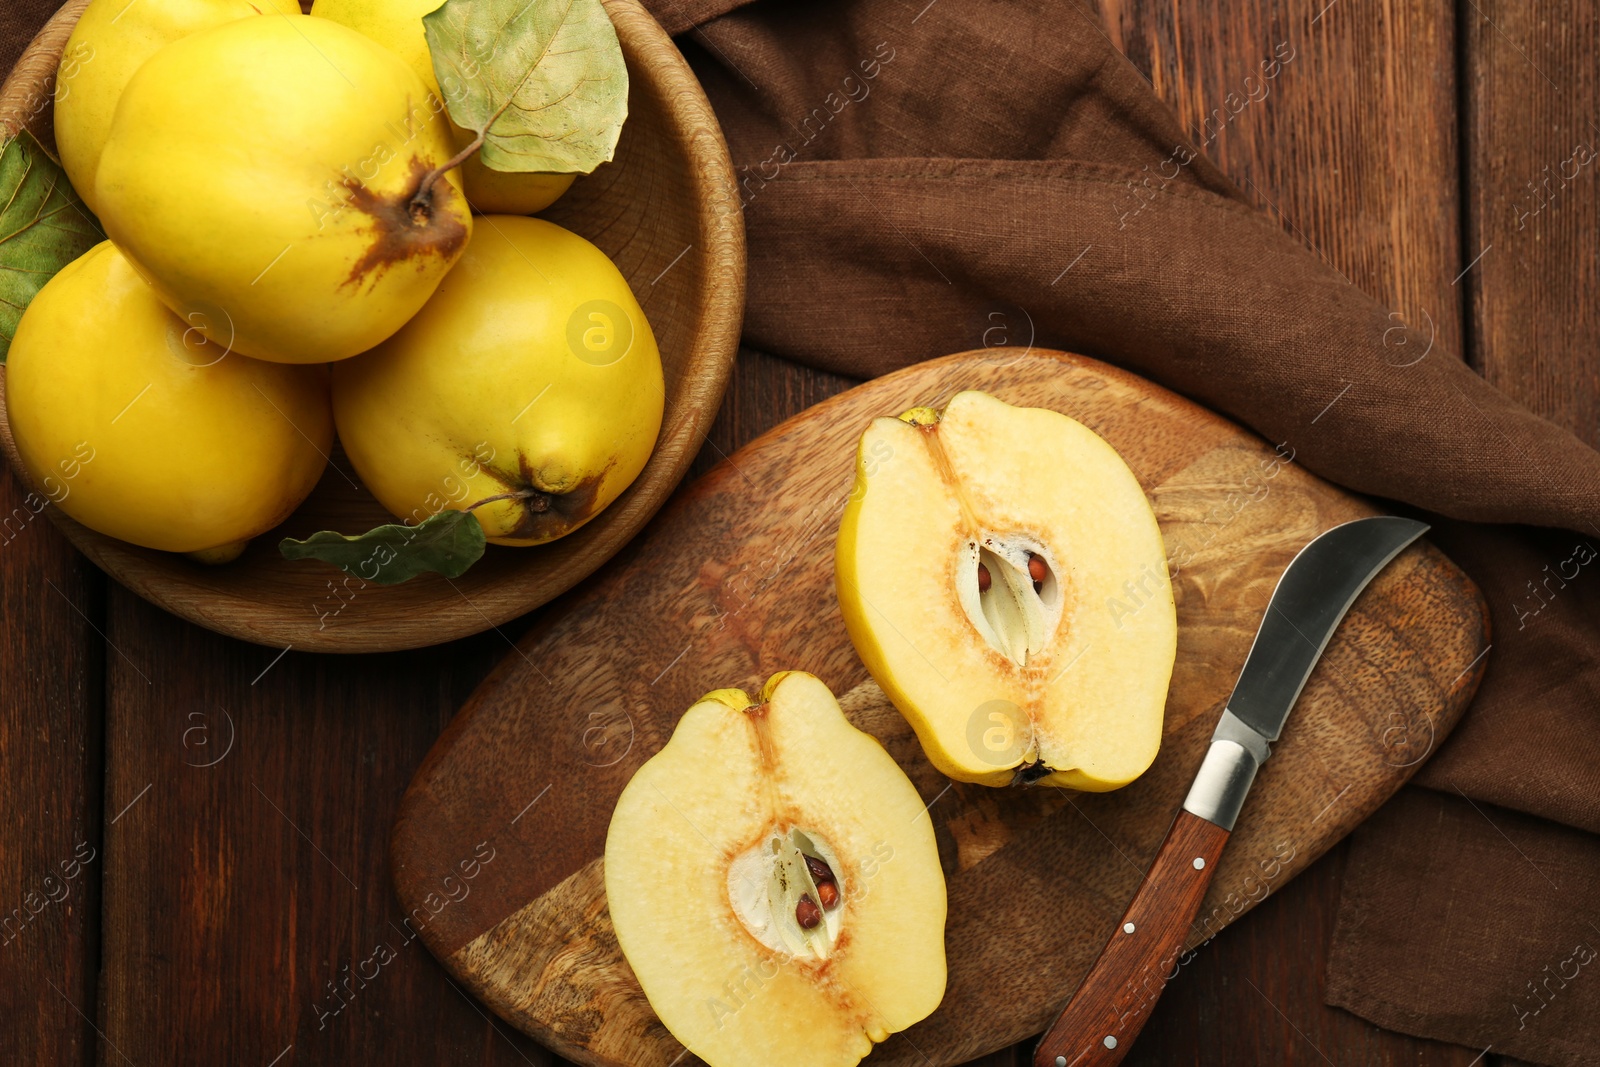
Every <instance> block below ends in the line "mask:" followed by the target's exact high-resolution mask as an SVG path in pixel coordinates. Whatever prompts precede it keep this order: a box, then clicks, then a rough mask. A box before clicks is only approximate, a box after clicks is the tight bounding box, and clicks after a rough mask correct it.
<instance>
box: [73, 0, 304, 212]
mask: <svg viewBox="0 0 1600 1067" xmlns="http://www.w3.org/2000/svg"><path fill="white" fill-rule="evenodd" d="M275 12H276V13H279V14H285V15H298V14H300V4H299V3H298V2H297V0H162V2H161V3H143V4H129V3H128V0H92V2H91V3H90V4H89V6H88V7H86V8H84V11H83V15H82V16H81V17H79V19H78V24H77V25H76V26H75V27H73V30H72V36H71V37H69V38H68V39H67V47H66V48H65V50H63V52H62V53H61V64H60V66H59V67H58V68H57V70H56V93H55V131H56V149H57V150H58V152H59V153H60V155H61V165H62V166H63V167H65V168H66V171H67V177H68V178H70V179H72V186H73V188H74V189H76V190H77V191H78V195H79V196H81V197H82V198H83V201H84V203H86V204H88V205H89V208H90V209H91V210H93V211H99V210H100V209H99V207H98V206H97V205H96V202H95V195H94V176H95V172H96V171H97V170H98V169H99V168H100V152H101V150H102V149H103V148H105V144H106V137H107V135H109V134H110V132H111V116H112V115H113V114H114V113H115V112H116V110H117V100H118V99H119V98H120V97H121V96H122V89H123V86H125V85H127V84H128V79H129V78H131V77H133V72H134V71H136V70H138V69H139V68H140V67H141V66H143V65H144V61H145V60H147V59H149V58H150V57H151V56H153V55H155V54H156V52H158V51H160V50H161V48H162V47H163V46H165V45H168V44H171V43H172V42H173V41H176V40H178V39H179V38H181V37H187V36H189V34H191V33H194V32H196V31H197V30H203V29H207V28H209V27H211V26H220V25H221V24H222V23H224V22H232V21H233V20H234V19H242V18H248V17H249V16H251V15H265V14H272V13H275Z"/></svg>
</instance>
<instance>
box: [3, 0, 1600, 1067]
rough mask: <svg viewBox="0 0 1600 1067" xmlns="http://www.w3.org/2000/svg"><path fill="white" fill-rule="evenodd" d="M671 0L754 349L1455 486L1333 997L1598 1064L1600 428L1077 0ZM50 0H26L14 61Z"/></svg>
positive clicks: (1346, 476)
mask: <svg viewBox="0 0 1600 1067" xmlns="http://www.w3.org/2000/svg"><path fill="white" fill-rule="evenodd" d="M647 2H649V3H650V4H651V6H652V7H653V9H654V10H655V12H656V14H657V15H658V17H659V18H661V20H662V21H663V23H665V24H666V26H667V28H668V29H669V30H671V31H672V32H674V33H677V34H680V35H681V36H680V38H679V40H680V43H681V44H682V46H683V48H684V51H685V53H686V54H687V55H688V56H689V57H690V59H691V61H692V62H693V63H694V65H695V67H696V69H697V71H698V72H699V74H700V76H701V78H702V80H703V81H704V83H705V85H706V90H707V92H708V93H709V94H710V97H711V100H712V103H713V104H714V105H715V107H716V109H717V112H718V114H719V115H720V117H721V119H722V122H723V125H724V128H725V130H726V132H727V136H728V141H729V144H730V147H731V149H732V152H733V158H734V161H735V163H736V164H738V165H739V167H740V175H741V178H742V190H741V192H742V198H743V200H744V201H745V205H746V211H745V219H746V223H747V226H748V232H749V239H750V290H749V296H750V303H749V310H748V314H747V319H746V324H747V325H746V332H747V340H748V342H749V343H750V344H751V345H752V346H753V347H756V348H759V349H764V350H766V351H769V352H773V353H777V354H780V355H784V356H788V357H791V358H793V359H797V360H800V361H803V362H806V363H809V364H812V365H815V366H818V367H825V368H828V369H831V370H835V371H839V372H841V373H845V374H851V375H857V376H871V375H876V374H881V373H883V372H885V371H888V370H891V369H893V368H895V367H898V366H901V365H904V364H906V363H910V362H913V361H916V360H921V359H926V358H929V357H933V356H939V355H943V354H946V353H948V352H952V351H956V350H959V349H963V348H973V347H979V346H982V345H985V344H991V345H992V344H995V343H1002V342H1003V343H1009V344H1012V345H1025V344H1028V343H1033V344H1037V345H1040V346H1052V347H1059V348H1066V349H1071V350H1074V351H1079V352H1084V353H1087V354H1090V355H1094V356H1098V357H1099V358H1102V359H1105V360H1108V361H1110V362H1112V363H1116V364H1118V365H1120V366H1123V367H1126V368H1128V369H1130V370H1133V371H1135V372H1137V373H1140V374H1143V375H1145V376H1147V377H1149V378H1152V379H1154V380H1155V381H1158V382H1161V383H1162V384H1164V385H1166V386H1168V387H1170V388H1172V389H1175V390H1177V391H1179V392H1181V393H1184V394H1186V395H1188V396H1190V397H1192V398H1194V399H1195V400H1197V401H1199V402H1201V403H1203V404H1206V405H1208V406H1210V407H1212V408H1215V409H1217V410H1219V411H1222V412H1225V413H1227V414H1228V415H1230V416H1232V417H1233V418H1235V419H1237V420H1239V421H1241V422H1243V423H1246V424H1248V425H1250V426H1252V427H1254V428H1255V429H1256V430H1257V431H1259V432H1260V433H1261V434H1263V435H1264V436H1265V437H1267V438H1268V439H1270V440H1271V441H1273V442H1278V441H1287V442H1289V443H1290V444H1291V445H1292V447H1293V448H1294V449H1295V452H1296V455H1297V457H1298V458H1299V459H1300V461H1301V462H1304V463H1305V465H1306V466H1307V467H1309V468H1310V469H1312V470H1314V471H1316V472H1317V473H1318V474H1320V475H1322V476H1324V477H1326V478H1329V479H1331V480H1333V481H1336V482H1339V483H1341V484H1343V485H1346V486H1349V487H1350V488H1352V489H1355V490H1359V491H1361V492H1364V493H1370V494H1373V495H1375V496H1379V497H1386V498H1389V499H1392V500H1394V501H1397V502H1401V503H1403V504H1404V505H1409V506H1410V507H1411V508H1414V509H1421V510H1422V511H1425V512H1428V513H1432V514H1431V515H1430V516H1429V517H1430V519H1431V520H1432V521H1434V522H1435V523H1436V530H1435V533H1434V535H1433V536H1434V538H1435V540H1436V542H1437V543H1438V544H1439V545H1440V546H1441V547H1442V548H1443V549H1444V550H1445V551H1446V552H1448V553H1449V554H1450V555H1451V556H1452V558H1454V559H1455V560H1456V561H1457V562H1458V563H1460V564H1461V565H1462V566H1463V567H1465V568H1466V569H1467V570H1468V571H1469V572H1470V573H1471V574H1472V575H1473V577H1474V578H1475V579H1476V580H1477V581H1478V583H1479V584H1480V586H1481V587H1482V588H1483V591H1484V593H1485V595H1486V597H1487V598H1488V601H1489V604H1490V607H1491V611H1492V612H1493V619H1494V627H1495V637H1494V645H1493V648H1492V651H1491V652H1490V653H1489V669H1488V677H1487V679H1486V681H1485V682H1484V685H1483V688H1482V690H1481V691H1480V693H1479V695H1478V697H1477V699H1476V700H1475V701H1474V703H1473V706H1472V708H1471V709H1470V711H1469V713H1468V716H1467V718H1466V720H1465V721H1464V722H1463V724H1462V725H1461V726H1460V727H1459V728H1458V729H1457V731H1456V732H1455V734H1454V736H1452V737H1451V739H1450V740H1449V742H1448V743H1447V744H1445V745H1444V746H1443V747H1442V748H1441V749H1440V751H1438V753H1437V754H1436V755H1435V757H1434V758H1433V759H1432V760H1431V761H1430V762H1429V763H1428V764H1427V765H1426V766H1425V767H1424V768H1423V769H1422V771H1421V773H1420V774H1419V775H1418V778H1417V782H1419V783H1420V786H1413V787H1409V788H1407V789H1406V790H1404V791H1403V792H1402V793H1401V795H1400V796H1399V797H1397V798H1396V799H1395V800H1394V801H1393V802H1392V803H1390V804H1389V805H1388V806H1387V807H1385V808H1384V809H1383V810H1382V811H1381V812H1380V813H1379V814H1378V815H1377V816H1376V817H1375V818H1373V819H1372V821H1371V822H1370V823H1369V824H1368V825H1367V826H1366V827H1364V828H1363V829H1362V830H1361V831H1359V832H1358V834H1357V840H1356V844H1355V847H1354V849H1353V851H1352V854H1351V858H1350V864H1349V867H1348V870H1347V874H1346V889H1345V897H1344V901H1343V904H1342V907H1341V911H1340V916H1339V926H1338V931H1337V935H1336V936H1337V944H1336V945H1335V946H1334V951H1333V956H1332V964H1331V973H1330V975H1329V983H1328V990H1329V992H1328V996H1329V999H1330V1001H1331V1002H1332V1003H1335V1004H1338V1005H1342V1006H1344V1007H1347V1008H1349V1009H1351V1010H1352V1011H1355V1012H1357V1013H1359V1014H1361V1015H1363V1016H1365V1017H1366V1018H1368V1019H1370V1020H1372V1021H1374V1022H1377V1023H1379V1024H1381V1025H1384V1026H1388V1027H1392V1028H1394V1029H1398V1030H1404V1031H1407V1032H1409V1033H1413V1034H1419V1035H1424V1036H1429V1037H1436V1038H1443V1039H1447V1040H1452V1041H1457V1042H1460V1043H1463V1044H1468V1045H1472V1046H1474V1047H1475V1048H1482V1047H1484V1046H1486V1045H1491V1044H1492V1045H1493V1047H1494V1051H1495V1052H1496V1053H1505V1054H1510V1055H1515V1056H1518V1057H1520V1058H1523V1059H1527V1060H1533V1061H1537V1062H1541V1063H1548V1064H1561V1065H1568V1064H1572V1065H1576V1064H1580V1063H1587V1064H1594V1063H1597V1062H1600V959H1597V955H1596V950H1597V949H1600V836H1597V835H1600V552H1597V546H1600V455H1597V454H1596V453H1595V452H1593V451H1592V450H1590V449H1588V448H1587V447H1585V446H1584V445H1583V444H1581V443H1580V442H1579V441H1577V440H1576V439H1575V438H1573V437H1572V436H1571V435H1569V434H1567V433H1566V432H1564V431H1562V430H1559V429H1557V428H1556V427H1554V426H1552V425H1550V424H1548V423H1546V422H1544V421H1542V420H1540V419H1537V418H1535V417H1533V416H1532V415H1530V414H1529V413H1528V412H1526V411H1524V410H1522V409H1521V408H1519V407H1517V406H1516V405H1515V404H1513V403H1512V402H1511V401H1509V400H1508V399H1506V398H1505V397H1504V396H1503V395H1501V394H1500V393H1498V392H1497V391H1495V390H1494V389H1492V388H1491V387H1489V386H1488V385H1486V384H1485V383H1484V382H1483V381H1482V380H1481V379H1479V378H1478V377H1477V376H1476V375H1475V374H1473V373H1472V372H1471V371H1470V370H1469V369H1468V368H1467V367H1466V366H1465V364H1464V363H1463V362H1462V361H1461V360H1460V359H1459V358H1458V357H1457V354H1455V353H1451V352H1446V351H1443V350H1441V349H1439V348H1437V347H1436V348H1435V349H1434V350H1433V351H1432V352H1431V353H1430V354H1429V355H1428V356H1427V357H1426V358H1423V359H1422V360H1421V361H1420V362H1413V360H1414V359H1415V355H1414V354H1415V353H1417V352H1420V351H1422V350H1423V349H1424V348H1425V347H1426V345H1425V339H1423V338H1420V337H1410V336H1407V335H1406V334H1404V333H1397V332H1396V319H1395V318H1392V317H1391V316H1390V314H1389V309H1387V308H1385V307H1383V306H1381V305H1380V304H1378V303H1377V302H1376V301H1374V300H1373V299H1371V298H1370V297H1368V296H1367V295H1365V294H1364V293H1362V292H1361V291H1359V290H1358V289H1356V288H1354V287H1353V286H1352V285H1350V284H1349V283H1348V282H1347V281H1345V279H1343V278H1342V277H1341V276H1339V275H1338V274H1336V273H1335V272H1334V271H1333V270H1331V269H1330V268H1329V267H1327V266H1325V265H1323V264H1322V263H1321V262H1320V261H1319V260H1318V259H1317V258H1316V257H1315V256H1314V255H1312V254H1311V253H1310V252H1308V251H1307V250H1306V249H1304V248H1303V247H1301V246H1300V245H1299V244H1297V243H1295V242H1294V241H1293V240H1291V239H1290V238H1288V237H1286V236H1285V235H1284V234H1283V232H1282V231H1281V230H1280V229H1279V228H1278V227H1277V226H1275V225H1274V224H1273V223H1271V222H1270V221H1269V220H1267V219H1266V218H1264V217H1262V216H1261V215H1260V214H1258V213H1257V212H1255V211H1254V210H1253V209H1252V208H1251V207H1250V206H1249V205H1248V204H1247V203H1246V201H1245V200H1244V198H1243V197H1242V196H1241V195H1240V193H1239V191H1238V190H1237V189H1235V188H1234V187H1233V186H1232V185H1231V184H1230V183H1229V181H1228V180H1227V179H1226V178H1225V177H1224V176H1223V175H1222V174H1221V173H1220V171H1218V169H1217V168H1216V167H1215V166H1214V165H1213V164H1212V163H1210V162H1209V161H1208V160H1207V159H1206V158H1205V157H1204V156H1203V155H1202V154H1200V153H1198V152H1197V151H1196V149H1195V147H1193V146H1192V141H1191V138H1190V137H1189V136H1188V135H1187V134H1186V132H1185V131H1184V129H1183V128H1182V127H1181V125H1180V123H1179V122H1178V120H1177V119H1176V118H1175V117H1174V116H1173V115H1172V113H1171V112H1170V111H1169V110H1168V109H1167V108H1166V106H1165V105H1163V104H1162V103H1161V102H1160V101H1159V100H1158V99H1157V98H1156V97H1155V95H1154V93H1153V91H1152V90H1151V88H1150V86H1149V85H1148V84H1147V83H1146V82H1145V81H1144V80H1143V79H1142V78H1141V77H1140V76H1139V75H1138V73H1137V72H1135V71H1134V70H1133V68H1132V67H1131V66H1130V65H1129V64H1128V63H1127V62H1126V61H1125V60H1124V59H1123V58H1122V57H1121V56H1120V55H1119V54H1118V53H1117V52H1116V50H1115V49H1114V48H1113V47H1112V45H1111V44H1110V42H1109V41H1108V39H1107V38H1106V36H1105V35H1104V33H1103V32H1102V30H1101V28H1100V25H1099V23H1098V22H1097V21H1096V20H1095V17H1094V15H1093V14H1092V13H1091V12H1089V11H1088V10H1087V9H1086V8H1084V7H1082V6H1080V3H1079V0H1035V2H1033V3H1013V4H1002V3H999V2H997V0H932V2H929V0H909V2H905V0H859V2H855V3H849V4H843V3H837V2H802V0H759V2H758V3H755V4H752V5H749V6H745V7H738V0H647ZM53 6H54V0H8V2H7V4H6V10H5V12H3V13H0V27H3V28H4V29H5V30H7V31H11V32H10V33H8V34H7V35H6V37H5V38H4V39H3V40H0V60H3V62H4V65H5V66H6V67H9V65H10V63H11V61H12V60H13V59H14V57H15V55H16V54H17V53H18V52H20V49H21V45H22V43H23V41H24V40H25V37H26V35H27V33H30V32H31V30H32V28H33V27H35V26H37V25H39V24H40V23H42V21H43V19H44V17H45V16H46V15H47V14H48V12H49V10H50V9H51V8H52V7H53ZM735 8H737V10H734V9H735ZM19 31H21V32H19ZM1295 58H1296V57H1295V54H1294V47H1293V45H1292V44H1291V45H1289V46H1288V47H1287V48H1285V49H1282V50H1279V51H1277V52H1275V53H1273V54H1270V55H1264V56H1263V57H1262V66H1261V70H1260V77H1261V78H1262V79H1264V80H1267V81H1270V80H1271V79H1272V78H1274V77H1276V76H1278V74H1280V73H1281V71H1282V69H1283V68H1284V66H1286V65H1288V64H1292V63H1293V62H1294V61H1295ZM1441 222H1442V224H1453V222H1451V221H1449V220H1441ZM997 331H998V332H997ZM1401 342H1407V343H1405V344H1402V343H1401ZM1443 516H1448V517H1449V518H1443ZM1513 523H1516V524H1526V525H1517V526H1513V525H1510V524H1513ZM1535 526H1538V527H1547V528H1549V529H1542V530H1541V529H1535V528H1534V527H1535Z"/></svg>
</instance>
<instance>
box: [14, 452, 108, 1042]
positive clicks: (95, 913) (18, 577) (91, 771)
mask: <svg viewBox="0 0 1600 1067" xmlns="http://www.w3.org/2000/svg"><path fill="white" fill-rule="evenodd" d="M66 488H67V491H70V487H66ZM48 506H50V505H49V504H48V501H47V500H46V499H45V498H44V497H41V496H38V495H35V494H32V493H30V492H28V491H27V490H25V489H24V488H22V486H21V485H20V484H19V483H18V481H17V479H16V477H15V476H14V475H13V474H12V473H11V471H10V470H9V469H7V470H5V471H4V472H3V473H0V618H4V619H5V638H6V639H5V643H4V650H3V652H0V812H4V813H5V820H4V827H3V829H0V1049H4V1050H5V1052H6V1059H7V1060H8V1061H10V1062H15V1063H74V1062H84V1061H85V1059H86V1057H89V1056H92V1055H93V1054H94V1050H95V1047H96V1043H97V1042H96V1038H95V1034H94V1030H93V1027H92V1024H91V1022H90V1020H91V1019H93V1018H94V1016H95V969H96V961H95V958H94V951H95V941H96V938H97V936H98V933H99V922H98V919H99V896H100V886H99V882H100V871H101V866H102V862H101V856H100V852H101V841H100V772H101V756H100V722H101V719H100V716H101V707H102V704H103V700H104V668H105V655H104V644H103V642H102V641H101V639H100V636H99V634H97V633H96V632H95V628H94V627H95V624H94V622H93V621H92V620H96V619H99V618H100V617H101V616H102V614H103V600H104V597H105V580H104V579H103V578H102V577H101V576H100V573H99V572H98V571H96V570H95V569H94V568H93V567H91V566H90V565H89V564H88V563H87V562H86V561H85V560H84V559H83V558H82V557H81V556H79V555H78V553H77V552H76V551H74V550H73V548H72V547H71V546H70V545H68V544H67V542H66V539H65V538H63V537H62V536H61V535H60V534H59V533H58V532H57V531H56V530H55V528H54V527H53V526H52V525H51V524H50V522H49V521H48V520H46V519H45V518H44V516H43V514H42V513H41V512H42V511H43V510H44V509H45V508H46V507H48ZM104 1051H106V1052H109V1050H104Z"/></svg>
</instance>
